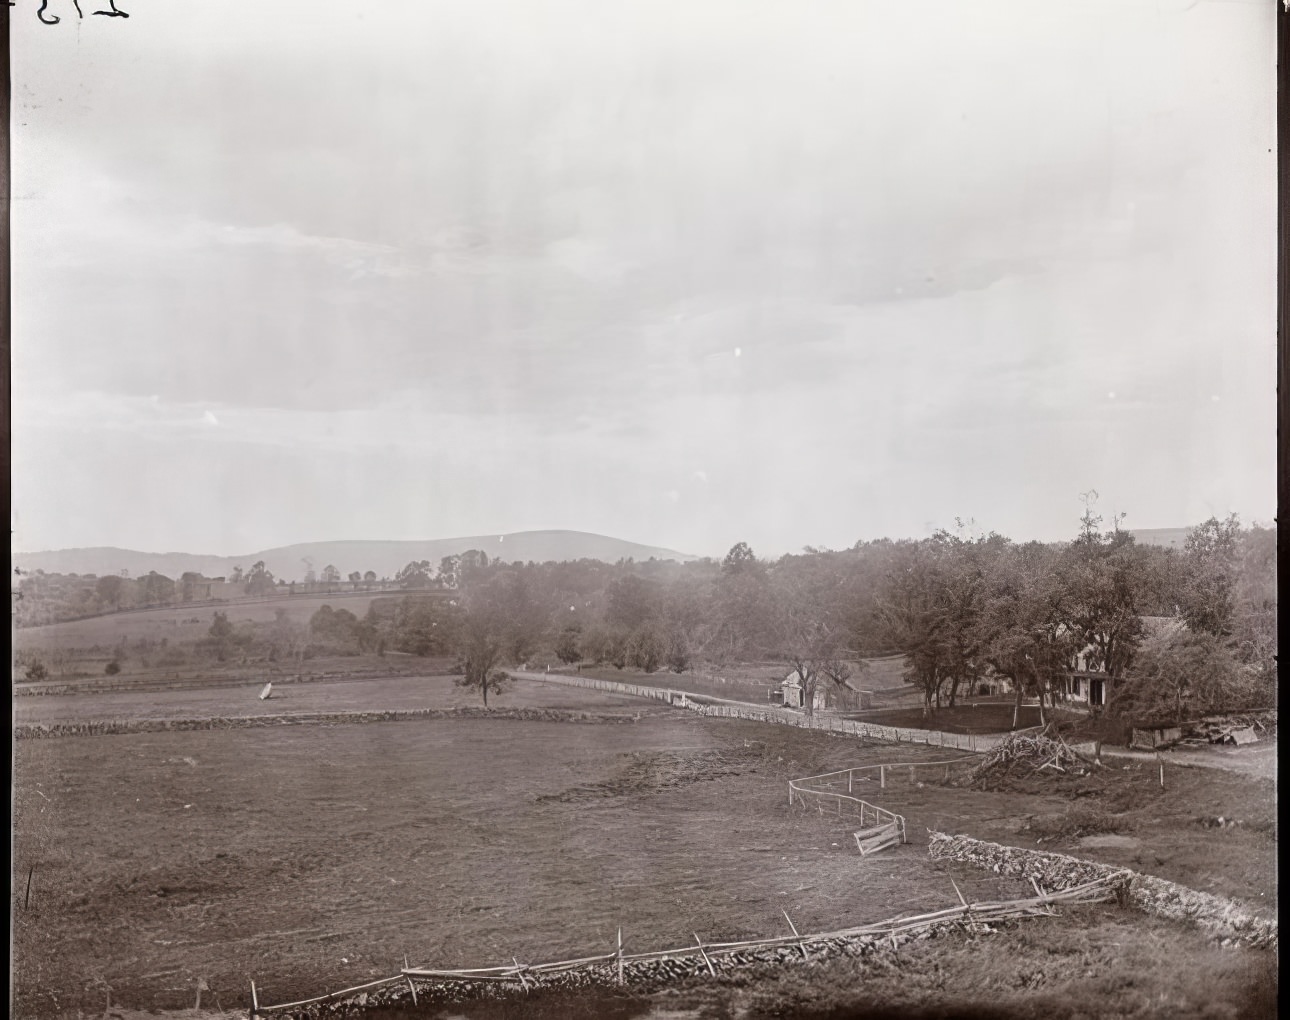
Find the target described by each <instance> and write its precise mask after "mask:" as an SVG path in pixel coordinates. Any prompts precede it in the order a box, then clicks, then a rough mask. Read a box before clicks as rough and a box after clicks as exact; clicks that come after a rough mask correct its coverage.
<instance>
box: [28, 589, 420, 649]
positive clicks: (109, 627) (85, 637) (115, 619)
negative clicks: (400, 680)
mask: <svg viewBox="0 0 1290 1020" xmlns="http://www.w3.org/2000/svg"><path fill="white" fill-rule="evenodd" d="M399 594H400V593H399V592H397V591H394V592H391V591H377V592H362V593H355V594H348V593H332V594H330V595H299V596H286V595H283V596H275V597H273V598H264V599H244V600H238V601H234V602H226V603H223V604H221V605H210V604H202V605H192V606H188V605H182V604H181V605H176V606H166V607H164V608H161V609H138V610H129V611H127V612H123V613H108V614H106V615H103V616H91V617H89V618H87V619H84V620H68V621H65V622H63V623H51V624H46V625H45V626H41V627H24V628H22V629H20V630H18V631H16V632H15V634H14V648H15V651H34V652H41V651H48V650H50V649H52V648H82V649H89V648H101V649H103V650H104V651H107V650H109V649H111V648H113V647H114V646H116V645H117V644H119V643H121V642H123V641H124V642H125V643H126V644H127V645H129V644H133V643H134V642H136V641H140V640H144V641H149V642H157V641H160V640H161V639H163V638H166V639H168V640H169V642H170V643H172V644H174V643H176V642H188V641H196V640H198V639H200V638H203V637H205V636H206V634H207V632H208V631H209V630H210V625H211V620H212V619H213V618H214V616H215V614H216V613H217V612H218V613H224V614H225V615H226V616H228V618H229V622H231V623H232V624H233V625H234V626H236V625H238V624H241V623H271V622H272V621H273V620H274V618H275V616H276V615H277V612H278V610H279V609H283V610H286V613H287V616H288V618H290V619H291V620H293V621H296V622H299V623H308V622H309V618H310V617H311V616H313V614H314V613H316V612H317V611H318V610H319V609H321V608H322V607H323V606H325V605H330V606H331V607H332V608H333V609H348V610H349V611H350V612H351V613H353V614H354V615H355V616H359V617H361V616H362V615H363V614H364V613H366V612H367V607H368V606H370V605H371V604H372V600H373V599H378V598H390V597H398V596H399Z"/></svg>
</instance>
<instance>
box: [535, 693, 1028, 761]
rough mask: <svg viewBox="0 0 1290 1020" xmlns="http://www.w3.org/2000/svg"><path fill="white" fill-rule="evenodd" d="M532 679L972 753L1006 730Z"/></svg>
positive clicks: (724, 715)
mask: <svg viewBox="0 0 1290 1020" xmlns="http://www.w3.org/2000/svg"><path fill="white" fill-rule="evenodd" d="M518 675H519V676H520V677H522V678H525V679H531V680H544V681H547V682H548V683H554V684H564V685H565V686H568V687H583V688H587V689H589V690H594V691H603V692H605V693H607V694H627V695H631V696H633V697H638V698H651V699H653V700H655V701H663V702H666V703H668V704H670V705H676V706H678V707H682V708H688V709H690V710H691V711H695V712H698V713H699V714H700V715H705V716H711V717H714V718H718V719H749V720H752V721H754V722H768V723H779V724H781V725H787V726H801V727H803V728H805V729H811V730H823V731H825V732H828V733H842V734H845V735H847V736H852V737H859V738H861V739H865V738H869V739H872V740H884V741H891V742H893V743H902V744H926V745H927V746H928V747H946V748H953V749H955V750H958V751H969V752H971V753H973V754H979V753H983V752H985V751H989V750H992V749H993V748H994V747H996V746H997V745H998V744H1000V743H1002V742H1003V741H1004V740H1006V739H1007V738H1008V736H1009V734H1007V733H946V732H944V731H943V730H923V729H915V728H911V727H906V726H882V725H879V724H877V723H870V722H864V721H862V720H859V719H842V718H839V717H837V716H828V715H820V716H808V715H804V714H803V713H801V712H795V711H793V710H792V709H787V708H771V707H769V706H767V707H762V706H760V705H750V704H748V703H747V702H742V701H727V700H725V699H722V698H717V697H714V696H711V695H707V694H693V693H691V692H689V691H674V690H669V689H667V688H664V687H647V686H645V685H644V684H627V683H620V682H618V681H616V680H599V679H596V678H594V677H584V676H571V675H569V674H568V673H544V674H543V673H537V674H532V673H531V674H524V673H520V674H518Z"/></svg>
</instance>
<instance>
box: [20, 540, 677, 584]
mask: <svg viewBox="0 0 1290 1020" xmlns="http://www.w3.org/2000/svg"><path fill="white" fill-rule="evenodd" d="M468 549H479V550H481V551H482V552H485V553H487V554H488V556H489V558H490V559H501V560H505V561H506V562H508V563H513V562H516V561H518V562H521V563H527V562H529V561H530V560H531V561H533V562H535V563H545V562H547V561H548V560H556V561H559V560H579V559H593V560H603V561H604V562H606V563H616V562H618V560H620V559H627V558H631V559H635V560H648V559H650V558H651V557H653V558H654V559H660V560H676V561H678V562H686V561H689V560H694V559H698V557H697V556H692V555H690V554H688V553H682V552H677V551H676V550H674V549H663V548H659V547H657V546H648V545H642V544H640V543H638V542H628V541H625V540H623V539H621V538H611V537H610V536H608V535H596V534H592V533H590V532H585V531H518V532H513V533H511V534H507V535H476V536H466V537H462V538H434V539H428V540H426V541H407V542H404V541H398V542H387V541H381V540H371V541H351V542H304V543H301V544H298V545H288V546H282V547H279V548H276V549H263V550H261V551H259V552H253V553H247V554H246V555H244V556H203V555H200V554H196V553H184V552H169V553H149V552H137V551H135V550H133V549H116V548H112V547H105V546H99V547H95V548H90V549H57V550H49V551H45V552H33V553H14V554H13V564H14V566H16V567H20V568H21V569H23V570H43V571H45V572H46V573H49V574H98V575H99V576H103V575H105V574H119V573H120V572H121V571H122V570H125V571H128V572H129V575H130V576H131V577H139V576H141V575H144V574H147V573H148V572H149V571H153V570H155V571H156V572H157V573H158V574H165V575H166V576H167V577H170V578H178V577H179V576H180V575H182V574H184V573H186V572H188V571H195V572H197V573H200V574H202V575H204V576H206V577H227V576H229V574H231V573H232V571H233V568H234V567H239V566H240V567H241V568H242V569H243V570H244V571H245V570H249V569H250V568H251V565H252V564H253V563H256V562H258V561H260V560H263V561H264V565H265V567H266V568H267V569H268V570H269V571H270V572H272V574H273V575H274V577H279V578H282V579H284V580H287V581H299V580H301V579H302V578H303V577H304V575H305V571H306V570H307V569H309V566H312V567H313V569H314V570H315V571H317V572H318V573H319V574H321V573H322V569H323V568H324V567H326V566H328V565H329V564H330V565H332V566H334V567H336V569H337V570H339V571H340V575H341V577H342V578H343V577H345V576H346V575H348V574H349V573H350V572H351V571H355V570H357V571H358V572H359V573H365V572H367V571H369V570H371V571H374V572H375V573H376V576H377V577H393V576H394V575H395V574H396V573H398V572H399V570H400V569H402V568H403V567H404V566H405V565H406V564H408V563H409V562H412V561H413V560H429V561H430V563H431V565H432V566H435V567H437V566H438V565H439V561H440V560H441V559H443V557H445V556H455V555H459V554H460V553H464V552H466V550H468Z"/></svg>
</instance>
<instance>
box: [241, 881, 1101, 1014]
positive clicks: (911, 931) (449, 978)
mask: <svg viewBox="0 0 1290 1020" xmlns="http://www.w3.org/2000/svg"><path fill="white" fill-rule="evenodd" d="M1120 881H1121V879H1120V878H1119V876H1116V875H1112V876H1107V877H1099V878H1097V879H1095V880H1094V881H1091V882H1086V883H1084V884H1082V885H1079V886H1076V887H1074V888H1070V889H1065V890H1062V891H1060V892H1045V891H1044V890H1043V889H1041V888H1038V887H1036V890H1035V891H1036V893H1037V895H1036V896H1035V897H1033V898H1029V899H1021V900H1006V901H994V902H977V903H968V902H967V900H965V899H963V896H962V893H959V900H960V902H959V904H957V905H955V906H953V907H949V908H946V909H943V910H937V911H933V912H931V913H928V914H921V915H918V916H915V917H909V916H901V917H895V918H890V919H888V920H885V921H879V922H878V923H876V924H866V925H860V926H857V927H852V928H843V929H840V930H837V931H830V932H823V933H819V934H811V935H802V934H798V932H797V930H796V927H795V926H794V925H793V923H792V920H791V919H789V918H788V915H787V914H785V918H786V919H787V920H788V923H789V926H790V927H792V928H793V934H792V935H786V936H780V937H774V938H760V939H748V940H745V941H738V942H705V941H703V940H702V939H701V938H699V937H698V936H697V935H696V937H695V942H694V943H693V944H691V945H687V946H684V947H681V948H678V949H663V950H656V951H653V952H644V953H624V952H623V951H622V938H621V933H620V936H619V946H618V951H617V952H613V953H604V954H601V955H599V956H584V957H581V958H580V959H576V960H559V961H553V962H550V963H527V964H525V963H520V962H518V961H515V962H514V965H513V966H509V965H508V966H501V967H476V968H465V969H461V970H445V969H439V968H428V967H409V966H407V965H406V964H405V965H404V967H403V968H402V970H400V972H399V973H398V974H395V975H392V976H390V977H387V978H380V979H378V980H375V981H369V982H367V983H366V984H361V985H355V986H353V987H351V988H345V989H341V990H340V991H336V992H329V993H327V994H325V995H318V996H315V997H313V998H310V999H300V1000H298V1001H295V1002H284V1003H281V1004H278V1005H264V1004H261V1003H260V1002H259V1001H258V996H257V995H256V989H255V984H254V982H252V984H251V995H252V1008H251V1016H252V1017H253V1018H254V1017H266V1016H270V1015H272V1014H279V1013H282V1012H285V1011H288V1010H295V1009H301V1008H303V1007H306V1006H312V1005H318V1004H321V1003H329V1002H330V1003H334V1002H341V1001H344V1000H350V1002H351V1004H354V1003H356V1004H357V1005H359V1006H360V1007H361V1006H363V1005H369V1004H370V1005H379V1003H369V1002H368V999H367V996H366V993H367V992H369V991H372V990H376V989H380V988H386V987H389V986H397V985H403V986H405V987H406V988H407V989H408V990H409V991H410V993H411V998H412V1001H413V1002H414V1003H415V1002H416V984H415V982H418V981H420V982H426V983H433V984H443V983H461V984H465V985H470V984H472V983H474V982H505V983H507V984H510V985H513V986H514V988H515V989H516V990H522V991H528V990H529V988H530V987H531V985H530V983H533V984H535V985H540V984H542V983H544V982H543V980H542V979H543V976H544V975H545V976H547V980H548V981H549V980H551V979H552V978H557V977H558V976H559V975H561V974H565V973H568V972H570V971H579V972H583V973H584V974H585V976H586V977H587V978H590V979H592V980H595V979H597V978H599V979H601V980H603V981H604V982H606V983H610V984H619V985H622V984H625V983H627V982H628V981H635V980H639V979H640V978H642V977H644V978H648V976H649V973H650V972H649V971H648V970H644V969H643V968H647V967H648V966H649V965H650V964H654V963H669V962H684V963H686V964H688V965H689V966H690V967H691V968H692V969H691V971H690V973H702V972H704V971H706V972H707V973H709V974H712V975H714V976H715V974H716V969H715V967H714V964H716V963H721V964H722V965H723V969H724V967H728V966H731V965H734V966H741V965H748V964H752V965H755V964H757V963H765V962H775V960H774V958H773V957H772V958H769V959H760V958H759V957H757V956H756V955H755V954H756V953H757V952H758V951H764V950H777V949H783V948H787V947H791V948H793V949H794V950H795V951H799V952H801V954H802V957H803V958H804V959H806V958H808V955H807V948H808V947H815V948H816V950H817V952H818V951H821V950H823V951H827V950H830V949H835V950H836V949H837V948H839V947H840V946H845V945H846V944H848V943H850V944H853V945H854V944H855V943H857V942H859V943H861V944H863V943H864V942H870V943H874V942H879V941H881V942H882V943H883V944H886V943H890V945H891V946H892V947H893V948H895V947H896V945H897V944H898V942H903V941H905V940H907V939H908V938H910V937H913V936H915V935H917V934H918V933H920V932H925V931H928V930H932V929H940V928H945V927H950V926H958V925H964V924H967V925H974V924H980V923H988V922H990V921H1001V920H1011V919H1015V918H1022V917H1036V916H1041V917H1042V916H1052V914H1053V911H1052V905H1053V904H1057V903H1071V902H1082V903H1097V902H1107V901H1109V900H1111V899H1113V898H1114V896H1115V891H1116V889H1117V888H1118V884H1119V883H1120ZM957 888H958V887H957V886H955V889H956V891H957ZM392 991H395V992H396V993H397V989H392Z"/></svg>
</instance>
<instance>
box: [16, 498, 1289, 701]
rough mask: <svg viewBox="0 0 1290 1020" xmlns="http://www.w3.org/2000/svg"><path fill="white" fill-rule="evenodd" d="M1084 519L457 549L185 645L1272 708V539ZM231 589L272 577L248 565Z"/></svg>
mask: <svg viewBox="0 0 1290 1020" xmlns="http://www.w3.org/2000/svg"><path fill="white" fill-rule="evenodd" d="M1103 524H1104V522H1103V521H1102V519H1101V518H1100V517H1098V516H1097V514H1096V513H1095V512H1094V510H1093V508H1092V507H1091V506H1090V507H1089V508H1087V509H1086V512H1085V514H1084V516H1083V518H1082V519H1081V520H1080V522H1079V527H1078V531H1077V533H1076V534H1075V535H1074V536H1073V537H1072V539H1070V540H1069V541H1066V542H1057V543H1040V542H1024V543H1019V542H1014V541H1012V540H1010V539H1008V538H1007V537H1005V536H1002V535H998V534H995V533H988V534H983V533H979V532H975V531H974V530H973V528H972V527H971V526H970V525H964V524H962V523H960V524H959V525H958V526H957V527H956V528H955V529H954V530H953V531H949V530H941V531H938V532H936V533H935V534H934V535H932V536H931V537H930V538H926V539H920V540H890V539H880V540H876V541H862V542H857V543H856V544H855V545H854V546H852V547H851V548H849V549H845V550H819V549H806V550H804V551H803V552H802V553H799V554H790V555H786V556H782V557H779V558H777V559H774V560H766V559H761V558H759V557H758V556H757V555H756V554H755V553H754V551H753V550H752V549H751V548H750V547H749V546H748V545H747V544H746V543H743V542H741V543H738V544H736V545H735V546H734V547H733V548H731V549H730V551H729V552H728V553H727V555H726V556H725V557H724V558H723V559H722V560H720V561H718V560H714V559H702V560H697V561H691V562H686V563H677V562H675V561H670V560H668V561H660V560H648V561H644V562H635V561H632V560H621V561H619V562H618V563H614V564H610V563H604V562H601V561H598V560H587V559H583V560H577V561H566V562H548V563H541V564H538V563H525V564H521V563H507V562H503V561H499V560H495V559H490V558H489V557H488V556H487V554H485V553H483V552H481V551H479V550H471V551H468V552H466V553H463V554H462V555H460V556H449V557H444V558H443V559H442V560H441V561H440V562H439V564H438V565H437V566H436V565H432V564H431V563H429V562H428V561H424V560H422V561H414V562H411V563H409V564H407V565H406V566H405V567H404V568H403V569H402V570H401V571H399V572H398V574H397V575H396V578H395V579H394V582H395V583H396V584H397V586H398V587H399V588H402V589H404V590H406V591H407V592H409V594H407V595H403V596H399V595H394V594H392V595H382V596H378V597H376V598H374V599H372V600H371V602H370V604H369V606H368V608H367V610H366V612H365V613H363V614H362V615H361V616H360V615H356V614H355V613H353V612H351V611H350V610H348V609H345V608H343V607H340V606H332V605H325V606H323V607H322V608H321V609H319V610H318V611H317V612H316V613H315V614H314V616H313V618H312V619H311V620H310V621H309V622H308V624H305V623H303V622H298V621H294V620H292V618H291V617H290V616H289V614H287V612H286V611H285V610H280V611H279V612H278V613H277V618H276V619H275V621H273V622H272V623H269V624H258V625H257V624H249V623H247V624H243V625H240V626H239V627H234V626H233V625H232V624H231V623H230V622H229V621H228V619H227V615H226V614H224V613H217V614H216V616H215V621H214V623H213V624H212V629H211V632H210V634H209V635H208V636H207V638H206V639H204V640H203V642H201V644H200V647H199V648H197V649H195V650H194V651H195V652H196V653H197V654H199V655H203V656H207V657H211V658H215V659H217V660H224V661H227V660H228V658H229V657H230V656H237V657H240V658H244V659H245V658H247V657H252V658H267V659H272V660H276V661H290V660H301V659H303V658H306V657H308V656H312V655H320V654H333V655H359V654H377V655H380V654H383V653H385V652H386V651H389V650H393V651H399V652H404V653H409V654H414V655H422V656H436V657H451V658H452V659H453V660H454V661H455V662H456V663H457V664H458V668H459V669H460V671H461V676H462V677H463V682H465V683H468V684H469V685H470V686H472V687H476V688H478V689H480V690H481V692H482V693H483V694H484V696H485V697H487V694H488V692H489V691H493V690H496V683H497V682H499V681H500V680H502V677H503V670H504V668H506V667H509V666H515V665H522V664H524V663H526V662H533V663H537V664H541V665H546V664H548V663H555V662H563V663H567V664H573V663H586V664H590V665H599V666H608V667H613V668H617V669H629V668H632V669H639V670H642V671H644V672H647V673H653V672H656V671H659V670H670V671H673V672H676V673H681V672H684V671H686V670H689V669H691V668H693V667H694V666H695V665H696V664H697V663H700V662H701V663H704V664H706V665H710V666H712V667H715V668H728V667H731V666H734V665H737V664H739V663H750V662H763V663H764V662H772V661H773V662H779V663H782V664H783V665H784V666H785V668H786V670H787V669H788V668H791V669H793V670H795V671H796V672H797V674H798V676H799V678H800V680H801V683H802V686H803V688H804V691H803V693H804V695H805V704H806V707H807V710H808V711H809V710H810V708H811V706H812V704H813V701H814V698H813V695H814V693H815V691H816V690H817V689H819V688H820V687H822V686H823V687H827V686H830V685H836V684H845V683H847V682H848V680H850V679H852V673H853V671H855V670H857V669H859V668H862V665H861V664H862V662H863V660H865V659H866V658H871V657H875V656H882V655H890V654H901V655H903V656H904V657H905V662H906V679H907V680H908V681H909V683H911V684H912V685H913V686H914V687H915V688H916V689H917V690H918V691H919V693H920V695H921V698H922V702H923V706H924V711H925V712H926V713H927V714H931V713H933V712H934V711H936V710H937V709H938V708H940V707H942V706H947V705H948V706H953V705H955V704H956V703H957V702H958V700H959V699H960V698H962V697H963V696H964V695H965V694H966V693H968V692H972V691H974V690H975V689H977V687H978V685H979V684H980V683H982V682H983V681H984V680H987V679H988V680H992V681H1000V680H1001V681H1005V682H1006V683H1007V685H1008V686H1009V687H1010V689H1011V690H1012V691H1013V692H1014V693H1015V696H1016V698H1017V700H1018V704H1020V700H1021V699H1022V698H1024V697H1030V698H1038V699H1039V700H1040V704H1041V710H1042V708H1043V706H1045V705H1047V706H1049V707H1051V706H1053V705H1055V704H1056V703H1058V702H1059V701H1060V700H1061V698H1062V696H1063V692H1064V690H1065V688H1064V683H1065V681H1066V678H1067V677H1069V675H1070V672H1071V670H1072V668H1073V666H1075V665H1077V664H1078V665H1082V666H1083V667H1084V668H1086V669H1089V670H1097V671H1100V672H1101V674H1102V675H1104V676H1105V677H1107V678H1108V679H1109V680H1111V681H1112V683H1111V684H1110V690H1111V692H1112V693H1111V702H1112V703H1111V704H1110V705H1109V706H1108V708H1109V710H1111V711H1113V712H1117V713H1120V714H1123V715H1126V716H1133V717H1135V718H1146V717H1151V718H1161V717H1165V716H1169V717H1174V718H1176V717H1178V716H1179V715H1182V714H1184V713H1186V712H1197V711H1208V710H1211V709H1215V708H1223V707H1227V708H1237V707H1250V706H1254V705H1264V704H1271V703H1274V702H1275V697H1276V678H1277V662H1276V651H1277V642H1276V606H1277V584H1276V536H1275V532H1273V531H1272V530H1271V529H1268V528H1262V527H1258V526H1255V527H1242V526H1241V524H1240V521H1239V520H1238V519H1237V518H1236V517H1235V516H1232V517H1228V518H1226V519H1224V520H1219V519H1217V518H1211V519H1210V520H1208V521H1206V522H1205V523H1203V524H1201V525H1199V526H1198V527H1196V528H1194V529H1192V531H1191V532H1190V533H1189V534H1188V537H1187V539H1186V542H1185V545H1184V547H1183V548H1181V549H1172V548H1161V547H1157V546H1151V545H1142V544H1139V543H1137V542H1136V541H1135V540H1134V537H1133V535H1132V534H1131V533H1130V532H1128V531H1126V530H1123V529H1122V528H1121V526H1120V525H1121V521H1120V520H1119V519H1116V520H1112V521H1111V522H1109V526H1107V527H1104V526H1103ZM57 580H58V575H36V576H33V577H28V578H24V579H23V584H24V585H26V584H27V583H28V582H31V583H32V585H33V586H35V585H38V584H45V585H49V584H53V583H56V582H57ZM247 580H248V583H250V584H252V585H254V586H256V587H257V589H259V590H269V589H272V588H273V587H275V586H276V585H277V584H278V582H277V581H276V580H275V579H274V578H273V577H272V575H271V574H269V573H268V572H267V571H266V570H264V565H263V564H262V563H261V564H256V565H255V566H254V567H253V568H252V570H251V571H250V572H249V575H248V579H247ZM118 582H119V583H118ZM172 583H173V582H172ZM126 584H132V585H134V586H135V588H136V589H139V590H138V591H136V593H135V596H134V597H136V598H141V599H148V598H152V597H157V598H161V597H163V596H165V595H166V591H165V587H166V586H165V583H164V579H162V580H161V581H158V580H157V579H156V578H155V577H151V578H138V579H136V580H135V581H133V582H130V581H128V579H124V578H120V579H117V578H99V579H97V580H96V581H95V582H94V584H93V590H94V591H95V597H96V598H106V599H112V598H113V597H114V595H115V593H116V592H117V590H118V588H119V587H120V586H122V585H126ZM412 592H418V593H421V594H412ZM425 592H432V593H435V592H437V594H424V593H425ZM172 597H173V594H172ZM1164 623H1167V625H1165V626H1162V624H1164ZM124 651H125V650H124V649H123V653H124ZM166 654H167V655H168V656H171V657H172V658H175V659H177V658H178V657H180V656H181V654H182V653H181V652H179V651H178V650H176V649H174V648H170V649H168V650H167V652H166Z"/></svg>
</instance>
